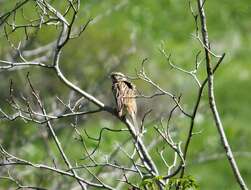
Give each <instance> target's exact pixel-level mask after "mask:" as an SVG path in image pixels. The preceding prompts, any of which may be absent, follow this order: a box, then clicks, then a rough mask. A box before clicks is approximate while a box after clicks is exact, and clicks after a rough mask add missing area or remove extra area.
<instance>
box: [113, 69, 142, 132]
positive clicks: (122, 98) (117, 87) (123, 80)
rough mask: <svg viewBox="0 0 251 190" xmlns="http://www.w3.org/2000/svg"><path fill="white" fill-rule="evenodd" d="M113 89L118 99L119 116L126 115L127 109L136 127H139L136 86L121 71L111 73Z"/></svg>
mask: <svg viewBox="0 0 251 190" xmlns="http://www.w3.org/2000/svg"><path fill="white" fill-rule="evenodd" d="M110 76H111V79H112V91H113V95H114V97H115V100H116V105H117V111H118V115H119V117H122V116H123V115H125V114H126V113H125V110H126V111H127V112H128V114H129V115H130V116H131V118H132V120H133V123H134V125H135V127H136V128H137V121H136V114H137V104H136V99H135V96H136V87H135V85H134V84H133V83H131V82H130V81H129V80H128V78H127V77H126V76H125V75H124V74H122V73H119V72H113V73H111V75H110Z"/></svg>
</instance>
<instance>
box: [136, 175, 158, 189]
mask: <svg viewBox="0 0 251 190" xmlns="http://www.w3.org/2000/svg"><path fill="white" fill-rule="evenodd" d="M162 179H163V177H162V176H156V177H153V178H151V177H148V176H146V177H144V178H143V180H142V182H141V184H140V188H141V189H147V190H157V189H159V186H158V183H159V181H160V180H162Z"/></svg>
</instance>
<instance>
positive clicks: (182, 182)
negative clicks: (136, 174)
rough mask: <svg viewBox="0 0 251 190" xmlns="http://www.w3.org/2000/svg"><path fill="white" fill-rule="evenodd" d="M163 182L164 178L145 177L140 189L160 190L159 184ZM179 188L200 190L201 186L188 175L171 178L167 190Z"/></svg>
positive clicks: (182, 189) (181, 189)
mask: <svg viewBox="0 0 251 190" xmlns="http://www.w3.org/2000/svg"><path fill="white" fill-rule="evenodd" d="M161 180H163V176H157V177H153V178H151V177H145V178H143V180H142V182H141V184H140V188H141V189H144V190H158V189H159V186H158V183H159V182H160V181H161ZM177 187H179V190H189V189H190V190H198V189H199V185H198V183H197V182H196V181H195V179H194V178H193V177H192V176H190V175H188V176H184V177H183V178H176V177H173V178H170V179H169V182H168V184H166V186H165V190H174V189H176V188H177Z"/></svg>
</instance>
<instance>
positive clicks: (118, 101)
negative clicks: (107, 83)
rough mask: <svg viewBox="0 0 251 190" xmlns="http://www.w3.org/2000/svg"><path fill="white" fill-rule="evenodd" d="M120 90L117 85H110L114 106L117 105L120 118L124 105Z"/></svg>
mask: <svg viewBox="0 0 251 190" xmlns="http://www.w3.org/2000/svg"><path fill="white" fill-rule="evenodd" d="M120 88H121V86H120V84H119V83H115V84H113V85H112V91H113V95H114V97H115V100H116V104H117V111H118V114H119V116H120V117H121V116H122V112H123V107H124V104H123V94H122V91H121V89H120Z"/></svg>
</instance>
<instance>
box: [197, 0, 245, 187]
mask: <svg viewBox="0 0 251 190" xmlns="http://www.w3.org/2000/svg"><path fill="white" fill-rule="evenodd" d="M197 4H198V10H199V16H200V21H201V34H202V39H203V43H204V46H205V47H204V50H205V56H206V67H207V76H208V98H209V105H210V109H211V111H212V113H213V118H214V122H215V125H216V127H217V129H218V132H219V134H220V138H221V143H222V145H223V147H224V149H225V152H226V156H227V158H228V161H229V163H230V165H231V167H232V170H233V173H234V175H235V178H236V180H237V182H238V183H239V185H240V188H241V189H244V190H247V189H248V188H247V186H246V184H245V182H244V180H243V178H242V176H241V174H240V171H239V169H238V166H237V164H236V161H235V159H234V156H233V153H232V150H231V148H230V145H229V143H228V140H227V137H226V134H225V132H224V128H223V125H222V122H221V118H220V116H219V112H218V110H217V107H216V102H215V97H214V74H213V69H212V65H211V60H210V52H209V50H210V45H209V40H208V32H207V25H206V15H205V11H204V8H203V5H204V3H203V1H202V0H197Z"/></svg>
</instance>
